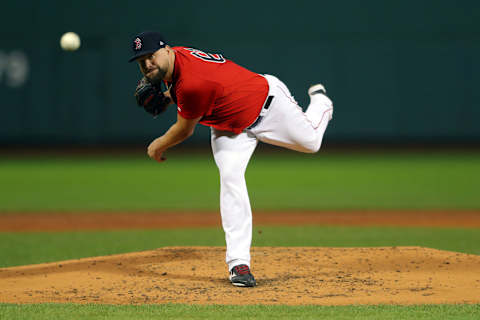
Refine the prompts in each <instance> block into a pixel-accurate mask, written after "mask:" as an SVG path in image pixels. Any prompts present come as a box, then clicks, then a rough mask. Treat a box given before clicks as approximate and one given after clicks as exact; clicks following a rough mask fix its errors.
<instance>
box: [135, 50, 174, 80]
mask: <svg viewBox="0 0 480 320" xmlns="http://www.w3.org/2000/svg"><path fill="white" fill-rule="evenodd" d="M169 50H170V49H169V48H168V47H165V48H161V49H159V50H157V51H155V52H154V53H151V54H146V55H144V56H141V57H140V58H138V59H137V62H138V66H139V67H140V71H141V72H142V74H143V75H144V76H145V78H147V79H148V81H150V82H151V83H155V84H157V83H160V82H161V81H162V80H163V79H164V77H165V74H166V73H167V72H168V69H169V67H170V59H169V56H170V52H169Z"/></svg>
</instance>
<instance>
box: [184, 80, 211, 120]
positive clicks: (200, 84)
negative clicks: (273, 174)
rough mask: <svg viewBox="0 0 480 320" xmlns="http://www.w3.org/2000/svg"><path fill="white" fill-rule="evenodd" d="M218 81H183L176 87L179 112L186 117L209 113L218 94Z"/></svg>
mask: <svg viewBox="0 0 480 320" xmlns="http://www.w3.org/2000/svg"><path fill="white" fill-rule="evenodd" d="M217 88H218V86H217V85H216V83H214V82H212V81H208V80H194V81H190V82H188V83H185V82H182V83H181V84H180V86H178V88H177V89H176V94H177V106H178V113H179V114H180V115H181V116H182V117H184V118H185V119H194V118H199V117H203V116H204V115H206V114H208V112H209V111H210V109H211V108H212V107H213V104H214V102H215V97H216V96H217Z"/></svg>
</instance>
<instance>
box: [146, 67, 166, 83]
mask: <svg viewBox="0 0 480 320" xmlns="http://www.w3.org/2000/svg"><path fill="white" fill-rule="evenodd" d="M155 70H156V72H153V73H152V74H151V75H149V76H148V77H146V78H147V79H148V81H150V83H152V84H156V85H158V84H160V83H161V82H162V80H163V78H164V77H165V74H166V73H167V71H166V70H162V69H160V68H158V67H157V68H156V69H155Z"/></svg>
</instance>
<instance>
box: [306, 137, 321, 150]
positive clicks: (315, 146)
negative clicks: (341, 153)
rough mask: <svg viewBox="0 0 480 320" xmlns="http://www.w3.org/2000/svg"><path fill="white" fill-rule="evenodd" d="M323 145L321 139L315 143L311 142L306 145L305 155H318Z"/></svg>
mask: <svg viewBox="0 0 480 320" xmlns="http://www.w3.org/2000/svg"><path fill="white" fill-rule="evenodd" d="M321 145H322V140H321V139H316V140H314V141H311V142H310V143H309V144H307V145H305V146H304V148H305V151H304V152H305V153H317V152H318V151H319V150H320V147H321Z"/></svg>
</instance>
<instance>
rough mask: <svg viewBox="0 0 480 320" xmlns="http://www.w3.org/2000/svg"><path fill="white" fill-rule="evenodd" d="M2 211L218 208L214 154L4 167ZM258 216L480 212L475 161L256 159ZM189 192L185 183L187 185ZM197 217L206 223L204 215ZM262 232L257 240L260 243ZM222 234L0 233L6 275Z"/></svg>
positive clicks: (309, 234) (446, 231)
mask: <svg viewBox="0 0 480 320" xmlns="http://www.w3.org/2000/svg"><path fill="white" fill-rule="evenodd" d="M0 179H1V181H2V183H1V184H0V212H4V213H5V212H19V213H20V212H23V211H31V212H35V211H58V210H65V211H73V212H81V211H88V210H99V211H119V210H121V211H129V210H171V209H188V210H195V209H197V210H198V209H213V210H216V209H217V208H218V188H219V187H218V174H217V172H216V167H215V165H214V163H213V160H212V159H211V157H210V155H202V154H199V155H182V154H175V153H173V154H172V155H171V156H170V157H169V160H168V161H167V162H166V163H165V164H163V165H159V164H156V163H154V162H152V161H148V159H146V158H144V157H131V156H129V157H127V156H125V157H80V158H75V157H70V156H63V157H52V156H49V157H47V156H45V157H37V158H34V159H28V158H22V159H19V158H12V157H4V158H3V159H2V160H1V161H0ZM247 179H248V184H249V191H250V196H251V199H252V205H253V207H254V208H257V209H267V210H272V211H274V210H283V211H284V210H288V209H310V210H323V209H335V210H341V209H393V210H394V209H429V210H430V209H431V210H435V209H480V197H479V196H478V190H479V189H480V188H479V187H480V183H479V181H480V153H457V154H451V153H439V152H437V153H428V154H427V153H423V154H411V153H397V154H324V155H320V154H319V155H314V156H312V155H296V154H293V153H282V154H281V155H279V156H275V155H273V154H268V155H266V154H257V155H256V156H255V157H254V158H253V159H252V162H251V165H250V166H249V169H248V171H247ZM187 181H188V183H187ZM199 214H200V213H199ZM260 229H261V230H262V232H261V233H259V232H257V231H259V230H260ZM479 243H480V231H479V230H478V229H471V228H470V229H459V228H395V227H382V228H380V227H339V226H295V227H293V226H292V227H286V226H285V227H261V228H259V227H257V228H256V229H255V232H254V239H253V245H255V246H345V247H363V246H393V245H397V246H400V245H418V246H426V247H432V248H438V249H444V250H452V251H459V252H466V253H472V254H480V246H479V245H478V244H479ZM223 244H224V240H223V232H222V230H220V229H219V228H200V229H195V230H192V229H175V230H123V231H121V230H119V231H108V232H93V231H91V232H56V233H51V232H50V233H48V232H23V233H9V232H3V233H0V252H1V259H0V267H7V266H15V265H23V264H32V263H40V262H47V261H58V260H65V259H73V258H80V257H88V256H97V255H106V254H115V253H122V252H132V251H140V250H148V249H153V248H158V247H162V246H171V245H223ZM52 318H58V319H127V318H128V319H153V318H162V319H171V318H182V319H225V318H233V319H235V318H248V319H268V318H275V319H292V318H304V319H330V318H334V319H351V318H355V319H385V318H387V319H413V318H414V319H478V318H480V306H479V305H451V306H450V305H439V306H347V307H317V306H305V307H287V306H280V307H269V306H248V307H235V306H205V307H202V306H187V305H156V306H155V305H154V306H105V305H83V306H80V305H54V304H52V305H49V304H44V305H7V304H2V305H0V319H52Z"/></svg>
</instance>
